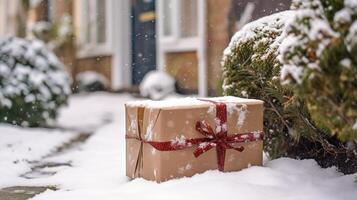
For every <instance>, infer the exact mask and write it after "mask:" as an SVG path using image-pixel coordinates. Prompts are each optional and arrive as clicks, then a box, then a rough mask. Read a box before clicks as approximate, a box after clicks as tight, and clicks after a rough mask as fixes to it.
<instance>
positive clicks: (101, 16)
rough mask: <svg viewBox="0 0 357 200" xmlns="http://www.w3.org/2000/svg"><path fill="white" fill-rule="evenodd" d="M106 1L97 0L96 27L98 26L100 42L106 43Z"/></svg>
mask: <svg viewBox="0 0 357 200" xmlns="http://www.w3.org/2000/svg"><path fill="white" fill-rule="evenodd" d="M105 2H106V1H103V0H97V13H96V14H97V19H96V21H97V23H96V25H97V26H96V28H97V30H96V31H97V42H98V43H104V42H105V40H106V37H105V33H106V31H105V29H106V24H105V22H106V17H105Z"/></svg>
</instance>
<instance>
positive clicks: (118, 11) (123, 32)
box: [108, 0, 132, 89]
mask: <svg viewBox="0 0 357 200" xmlns="http://www.w3.org/2000/svg"><path fill="white" fill-rule="evenodd" d="M109 4H110V9H109V12H110V16H112V17H111V18H110V19H108V20H110V24H111V27H112V33H113V34H112V41H113V54H112V64H111V67H112V73H111V76H112V77H111V78H112V81H111V82H112V88H113V89H123V88H128V87H130V86H131V85H132V84H131V56H130V55H131V39H130V37H131V18H130V15H131V13H130V11H131V1H130V0H120V1H118V0H109Z"/></svg>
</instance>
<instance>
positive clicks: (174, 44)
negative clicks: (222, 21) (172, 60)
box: [156, 0, 208, 97]
mask: <svg viewBox="0 0 357 200" xmlns="http://www.w3.org/2000/svg"><path fill="white" fill-rule="evenodd" d="M163 1H165V0H158V1H156V8H157V13H158V17H157V19H156V22H157V23H156V30H158V37H157V40H156V50H157V59H156V60H157V68H158V70H161V71H165V69H166V63H165V54H166V53H170V52H189V51H194V52H196V53H197V56H198V95H199V96H202V97H204V96H207V93H208V91H207V87H208V84H207V52H206V47H207V35H206V28H207V27H206V20H207V19H206V14H207V13H206V0H198V1H197V3H198V5H197V8H198V11H197V26H198V27H197V28H198V30H197V36H196V37H189V38H181V37H179V33H180V28H181V26H180V24H179V23H178V22H179V21H178V19H179V18H180V16H179V13H180V12H178V11H179V9H181V8H180V7H181V6H180V5H181V4H180V3H179V2H180V0H174V2H173V7H174V8H178V9H174V11H173V12H174V13H176V14H173V18H176V20H175V19H173V22H174V23H175V24H174V29H173V36H172V37H168V36H165V35H164V24H163V16H164V10H163V9H164V8H163Z"/></svg>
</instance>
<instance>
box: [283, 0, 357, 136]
mask: <svg viewBox="0 0 357 200" xmlns="http://www.w3.org/2000/svg"><path fill="white" fill-rule="evenodd" d="M292 6H293V8H294V9H295V10H296V12H297V15H296V17H294V18H293V19H292V20H291V21H290V22H289V23H288V24H287V27H286V29H285V33H284V34H286V35H287V37H286V38H285V39H284V40H283V42H282V44H281V46H280V49H279V51H280V54H281V57H280V61H281V62H282V64H283V68H282V70H281V79H282V82H283V83H284V84H287V85H289V86H291V87H293V88H294V91H295V92H296V93H297V96H298V98H300V99H301V100H302V101H304V102H306V104H307V107H308V111H309V113H310V114H311V117H312V119H313V120H314V121H315V123H316V124H317V126H319V127H320V128H322V129H324V130H326V131H328V132H329V133H330V134H333V135H337V136H339V138H340V139H342V140H353V139H357V20H356V19H357V1H356V0H295V1H294V2H293V5H292Z"/></svg>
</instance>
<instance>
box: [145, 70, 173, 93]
mask: <svg viewBox="0 0 357 200" xmlns="http://www.w3.org/2000/svg"><path fill="white" fill-rule="evenodd" d="M173 92H175V79H174V78H172V77H171V76H170V75H169V74H167V73H166V72H163V71H151V72H149V73H147V74H146V75H145V77H144V79H143V81H142V82H141V84H140V95H141V96H143V97H148V98H150V99H153V100H160V99H162V98H164V97H166V96H167V95H169V94H171V93H173Z"/></svg>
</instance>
